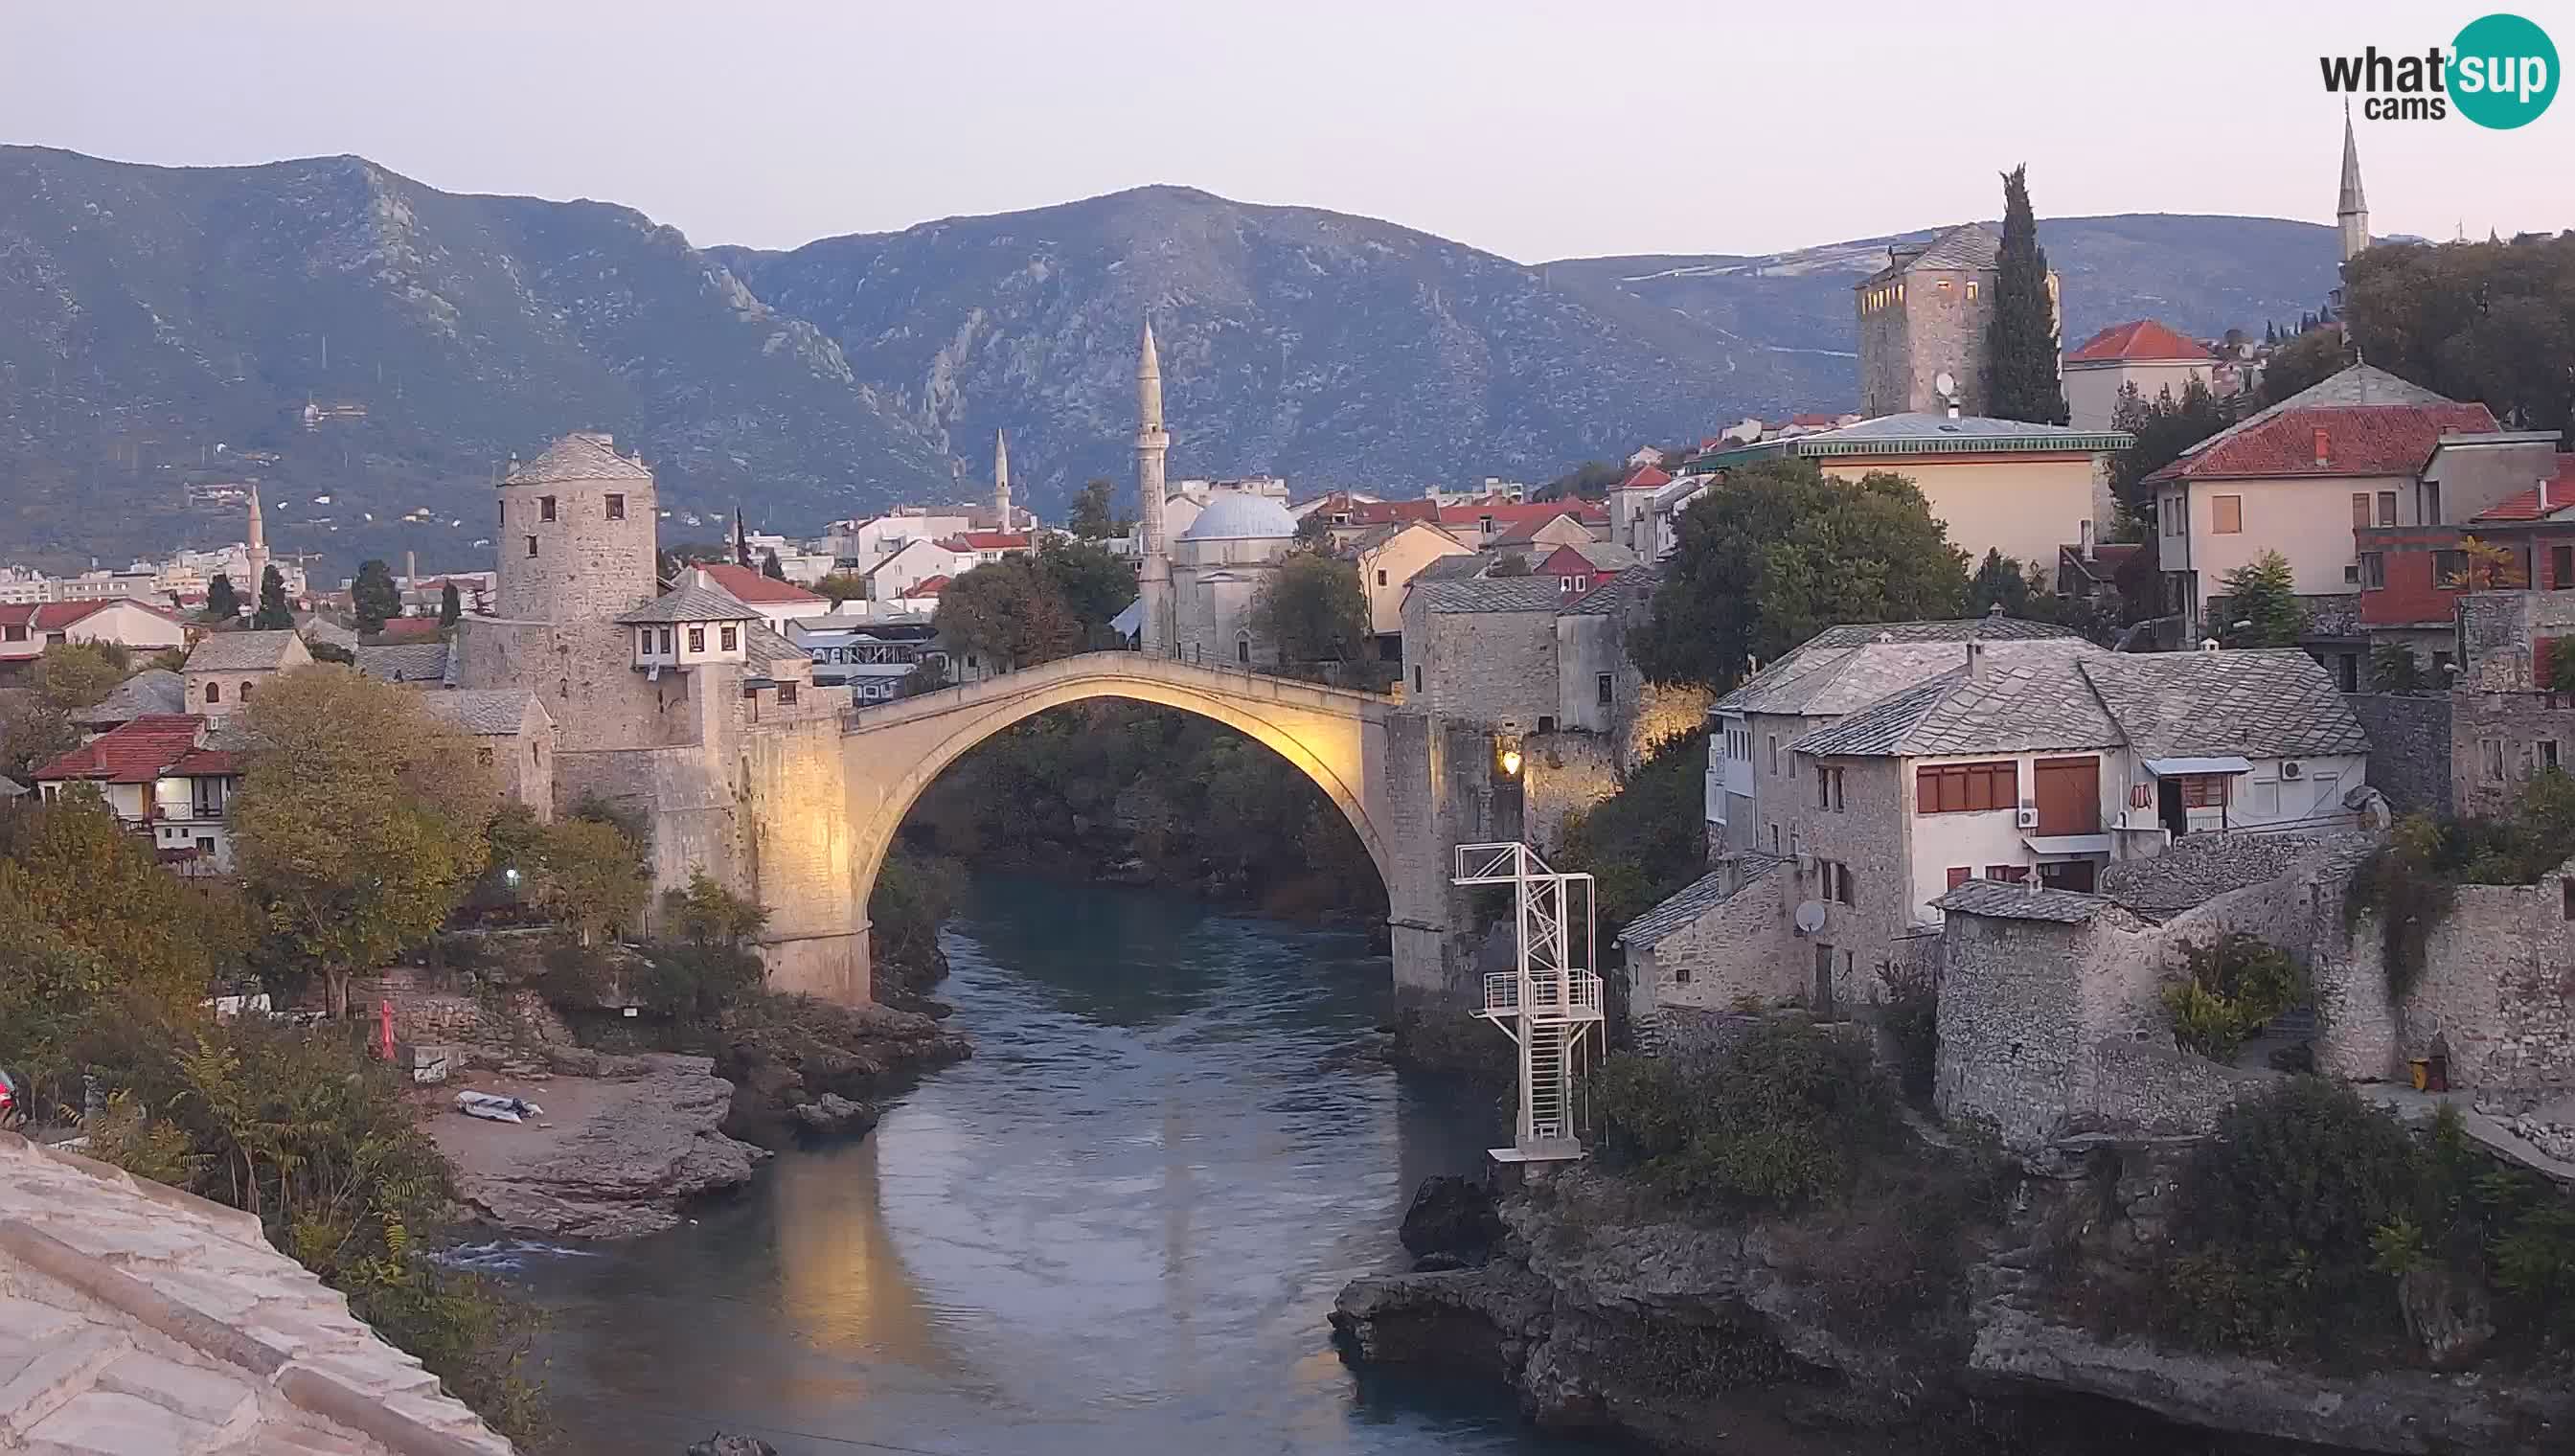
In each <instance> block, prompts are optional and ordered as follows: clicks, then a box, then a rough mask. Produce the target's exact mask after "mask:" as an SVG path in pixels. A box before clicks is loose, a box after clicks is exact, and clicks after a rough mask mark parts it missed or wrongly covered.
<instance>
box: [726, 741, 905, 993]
mask: <svg viewBox="0 0 2575 1456" xmlns="http://www.w3.org/2000/svg"><path fill="white" fill-rule="evenodd" d="M740 752H741V773H742V777H743V782H742V783H741V784H740V791H741V794H742V800H743V806H744V811H745V815H746V817H747V820H748V821H747V823H746V825H745V829H746V838H747V839H748V840H749V847H750V855H749V857H750V860H751V876H750V877H751V880H752V883H753V892H754V894H755V895H756V896H757V897H758V899H759V900H760V903H761V904H762V905H764V906H766V907H767V908H768V910H769V923H768V924H767V925H766V926H764V927H763V928H762V930H761V935H760V951H761V958H762V959H763V960H764V961H766V962H767V963H768V965H769V985H770V988H771V989H772V990H777V991H782V992H787V993H791V994H798V993H801V994H805V995H811V996H816V997H819V998H821V999H823V1000H828V1001H835V1002H839V1003H841V1004H844V1005H858V1004H862V1003H864V1002H866V1001H867V1000H869V999H870V996H871V992H872V990H873V986H872V984H871V980H870V966H869V960H868V926H867V906H866V903H865V900H864V894H865V891H864V890H863V888H862V887H861V886H860V885H859V884H858V882H857V878H856V875H857V868H858V866H857V857H858V856H857V845H856V843H855V838H856V829H855V826H854V825H853V824H852V822H851V819H850V812H849V790H848V787H847V785H846V784H845V783H844V782H843V776H844V771H845V767H846V755H845V754H844V753H843V751H842V747H841V732H840V723H839V720H837V719H820V720H816V721H813V722H808V723H795V724H780V725H775V726H768V727H764V728H763V729H762V730H761V731H759V732H756V733H749V734H746V735H745V739H744V741H743V743H742V744H741V749H740Z"/></svg>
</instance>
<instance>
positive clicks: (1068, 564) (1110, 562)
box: [1038, 537, 1136, 635]
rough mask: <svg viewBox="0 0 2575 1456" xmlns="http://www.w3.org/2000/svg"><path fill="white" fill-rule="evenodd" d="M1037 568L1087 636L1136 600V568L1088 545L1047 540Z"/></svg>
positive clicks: (1041, 544)
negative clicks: (1052, 586) (1060, 597)
mask: <svg viewBox="0 0 2575 1456" xmlns="http://www.w3.org/2000/svg"><path fill="white" fill-rule="evenodd" d="M1038 565H1039V568H1040V569H1041V570H1042V571H1043V572H1044V573H1045V574H1046V578H1047V580H1048V581H1050V582H1053V583H1054V584H1055V589H1056V591H1057V593H1058V594H1059V595H1061V596H1062V597H1063V598H1064V603H1065V606H1066V607H1068V608H1070V609H1072V611H1073V615H1074V619H1075V620H1076V621H1078V622H1080V623H1081V624H1082V626H1083V629H1084V631H1085V632H1086V633H1091V634H1095V635H1096V634H1097V633H1098V632H1099V631H1100V630H1101V629H1103V628H1106V627H1107V626H1109V623H1110V621H1111V620H1112V619H1114V618H1115V617H1117V616H1118V614H1119V613H1121V612H1124V611H1126V610H1127V604H1129V603H1131V602H1133V601H1135V600H1136V571H1135V569H1134V568H1133V567H1130V566H1129V565H1128V564H1127V562H1126V561H1125V559H1124V558H1121V557H1114V556H1111V555H1110V554H1109V553H1108V552H1107V551H1105V550H1103V549H1102V548H1100V547H1098V546H1095V545H1093V544H1092V543H1090V542H1087V541H1065V540H1062V539H1060V538H1057V537H1047V538H1045V539H1043V540H1041V541H1040V542H1039V543H1038Z"/></svg>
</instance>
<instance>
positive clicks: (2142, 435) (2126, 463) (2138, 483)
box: [2110, 375, 2238, 525]
mask: <svg viewBox="0 0 2575 1456" xmlns="http://www.w3.org/2000/svg"><path fill="white" fill-rule="evenodd" d="M2237 414H2238V409H2237V401H2236V400H2233V399H2227V400H2220V399H2218V398H2217V397H2216V396H2215V395H2212V394H2210V393H2209V390H2208V386H2207V385H2205V384H2203V383H2201V382H2200V380H2199V378H2198V377H2197V376H2195V375H2194V376H2193V377H2192V378H2191V380H2190V382H2189V383H2188V384H2187V385H2185V386H2183V388H2182V393H2181V398H2180V399H2179V400H2175V399H2174V398H2173V397H2172V391H2171V390H2170V389H2162V390H2157V391H2156V392H2155V397H2154V398H2153V399H2152V400H2148V399H2146V398H2145V397H2144V395H2143V394H2141V393H2140V392H2139V391H2138V389H2137V387H2136V386H2135V385H2133V384H2130V385H2123V386H2121V387H2120V390H2119V402H2118V404H2117V405H2115V406H2113V407H2112V409H2111V411H2110V428H2111V429H2113V430H2118V431H2123V432H2125V433H2126V434H2129V435H2133V436H2135V437H2136V440H2137V443H2136V444H2135V445H2133V446H2130V447H2129V448H2128V449H2126V450H2123V451H2121V452H2119V454H2118V455H2116V456H2114V457H2113V458H2112V459H2111V462H2110V493H2111V495H2112V496H2114V497H2116V498H2117V500H2118V503H2119V510H2120V513H2121V514H2122V515H2123V516H2124V517H2125V518H2126V519H2127V520H2128V521H2129V522H2130V523H2135V524H2140V525H2141V524H2142V523H2145V522H2148V521H2151V520H2153V519H2154V505H2155V503H2154V495H2153V493H2152V492H2151V491H2148V490H2147V489H2146V484H2145V482H2146V477H2148V476H2150V475H2153V474H2154V473H2155V472H2157V471H2159V470H2162V469H2163V468H2164V467H2165V466H2168V465H2170V464H2172V463H2173V462H2174V461H2176V460H2179V459H2181V453H2182V452H2183V451H2185V450H2188V449H2190V448H2191V447H2192V446H2194V445H2197V444H2198V443H2199V442H2201V441H2203V440H2206V439H2207V438H2208V437H2210V436H2212V435H2214V434H2216V433H2217V432H2218V431H2220V430H2223V429H2225V428H2226V427H2227V426H2229V425H2232V424H2234V423H2235V420H2236V416H2237Z"/></svg>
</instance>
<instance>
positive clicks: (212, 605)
mask: <svg viewBox="0 0 2575 1456" xmlns="http://www.w3.org/2000/svg"><path fill="white" fill-rule="evenodd" d="M239 616H241V594H240V593H238V592H235V591H234V590H233V579H232V578H231V577H229V576H227V575H225V574H224V573H222V572H217V573H215V579H214V580H213V581H211V582H208V583H207V584H206V621H208V622H227V623H228V622H231V621H232V620H233V619H234V618H236V617H239Z"/></svg>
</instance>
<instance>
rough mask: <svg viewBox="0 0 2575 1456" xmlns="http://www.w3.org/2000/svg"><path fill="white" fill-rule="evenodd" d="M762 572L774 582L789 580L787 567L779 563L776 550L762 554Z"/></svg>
mask: <svg viewBox="0 0 2575 1456" xmlns="http://www.w3.org/2000/svg"><path fill="white" fill-rule="evenodd" d="M760 574H761V575H762V576H764V577H767V578H768V579H769V580H771V581H773V582H784V581H786V580H787V568H785V567H783V566H781V565H779V562H778V553H777V552H776V551H764V552H762V553H761V554H760Z"/></svg>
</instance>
